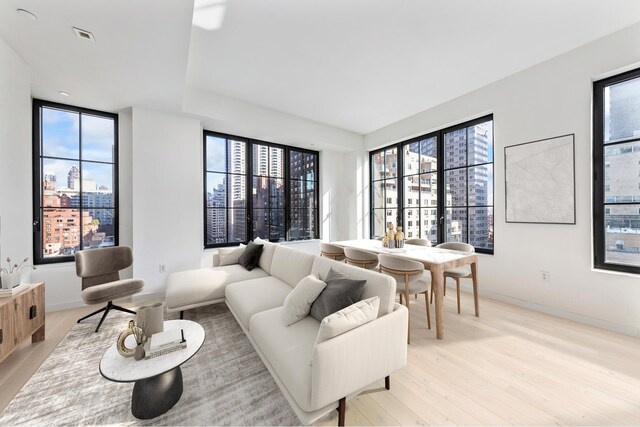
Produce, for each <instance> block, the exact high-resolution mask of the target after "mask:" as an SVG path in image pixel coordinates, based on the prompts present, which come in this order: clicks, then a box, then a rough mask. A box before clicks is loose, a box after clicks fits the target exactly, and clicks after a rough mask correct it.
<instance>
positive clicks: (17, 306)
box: [0, 283, 44, 362]
mask: <svg viewBox="0 0 640 427" xmlns="http://www.w3.org/2000/svg"><path fill="white" fill-rule="evenodd" d="M29 336H31V342H37V341H43V340H44V283H33V284H31V286H29V288H27V289H25V290H24V291H22V292H20V293H18V294H16V295H13V296H11V297H6V298H0V362H2V361H3V360H4V359H6V358H7V356H9V355H10V354H11V352H12V351H13V350H15V349H16V348H17V347H18V346H19V345H20V344H21V343H22V342H23V341H24V340H25V339H27V338H29Z"/></svg>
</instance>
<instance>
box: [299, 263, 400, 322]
mask: <svg viewBox="0 0 640 427" xmlns="http://www.w3.org/2000/svg"><path fill="white" fill-rule="evenodd" d="M331 268H333V269H335V270H337V271H340V272H342V273H345V274H347V275H349V276H352V277H357V278H358V279H366V280H367V283H365V285H364V290H363V292H362V299H367V298H371V297H374V296H378V297H380V308H379V309H378V317H380V316H384V315H385V314H388V313H392V312H393V307H394V303H395V297H396V281H395V280H394V279H393V278H391V277H389V276H387V275H384V274H381V273H378V272H377V271H371V270H365V269H364V268H360V267H355V266H353V265H348V264H345V263H342V262H337V261H333V260H330V259H328V258H320V257H316V259H315V261H314V263H313V268H312V270H311V273H312V274H317V275H318V277H319V278H320V280H324V279H325V278H326V277H327V274H328V273H329V270H330V269H331Z"/></svg>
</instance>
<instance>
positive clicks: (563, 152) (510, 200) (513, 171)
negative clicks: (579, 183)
mask: <svg viewBox="0 0 640 427" xmlns="http://www.w3.org/2000/svg"><path fill="white" fill-rule="evenodd" d="M504 157H505V180H506V189H505V190H506V221H507V222H529V223H552V224H575V223H576V217H575V176H574V135H564V136H559V137H556V138H550V139H544V140H541V141H534V142H528V143H525V144H519V145H512V146H510V147H505V149H504Z"/></svg>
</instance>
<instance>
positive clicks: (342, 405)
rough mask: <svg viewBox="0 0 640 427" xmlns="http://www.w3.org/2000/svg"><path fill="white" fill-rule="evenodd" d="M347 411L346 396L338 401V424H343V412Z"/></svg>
mask: <svg viewBox="0 0 640 427" xmlns="http://www.w3.org/2000/svg"><path fill="white" fill-rule="evenodd" d="M346 411H347V398H346V397H343V398H342V399H340V400H339V401H338V426H340V427H342V426H344V413H345V412H346Z"/></svg>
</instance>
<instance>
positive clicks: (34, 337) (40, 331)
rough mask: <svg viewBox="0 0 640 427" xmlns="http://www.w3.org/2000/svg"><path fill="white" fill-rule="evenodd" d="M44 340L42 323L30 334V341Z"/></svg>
mask: <svg viewBox="0 0 640 427" xmlns="http://www.w3.org/2000/svg"><path fill="white" fill-rule="evenodd" d="M38 341H44V325H42V326H41V327H40V328H39V329H38V330H37V331H35V332H34V333H33V335H31V342H32V343H34V342H38Z"/></svg>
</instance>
